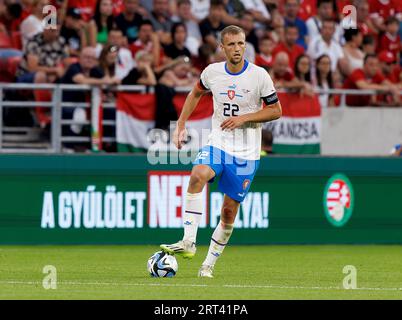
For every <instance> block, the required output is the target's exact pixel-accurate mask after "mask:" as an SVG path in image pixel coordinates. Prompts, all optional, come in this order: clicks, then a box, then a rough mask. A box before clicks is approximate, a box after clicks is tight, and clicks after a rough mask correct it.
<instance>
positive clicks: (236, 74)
mask: <svg viewBox="0 0 402 320" xmlns="http://www.w3.org/2000/svg"><path fill="white" fill-rule="evenodd" d="M247 67H248V61H247V60H244V65H243V68H242V69H241V70H240V71H239V72H237V73H233V72H230V71H229V69H228V63H227V62H225V71H226V72H227V73H228V74H230V75H231V76H238V75H240V74H242V73H243V72H244V71H246V69H247Z"/></svg>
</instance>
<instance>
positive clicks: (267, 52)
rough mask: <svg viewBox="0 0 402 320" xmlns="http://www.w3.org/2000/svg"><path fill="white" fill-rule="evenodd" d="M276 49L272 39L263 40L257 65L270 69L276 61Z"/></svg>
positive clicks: (256, 57)
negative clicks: (274, 50) (274, 55)
mask: <svg viewBox="0 0 402 320" xmlns="http://www.w3.org/2000/svg"><path fill="white" fill-rule="evenodd" d="M274 47H275V43H274V41H273V40H272V39H271V38H269V37H265V38H262V39H261V40H260V43H259V49H260V53H259V54H257V55H256V56H255V64H256V65H257V66H260V67H263V68H265V69H270V68H271V67H272V64H273V60H274V59H273V57H272V51H273V49H274Z"/></svg>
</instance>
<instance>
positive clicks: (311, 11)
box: [298, 0, 317, 21]
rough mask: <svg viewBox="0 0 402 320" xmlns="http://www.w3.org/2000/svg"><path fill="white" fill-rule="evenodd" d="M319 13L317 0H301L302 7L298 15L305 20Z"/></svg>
mask: <svg viewBox="0 0 402 320" xmlns="http://www.w3.org/2000/svg"><path fill="white" fill-rule="evenodd" d="M316 14H317V0H302V1H300V9H299V13H298V17H299V18H300V19H302V20H303V21H307V19H308V18H310V17H312V16H315V15H316Z"/></svg>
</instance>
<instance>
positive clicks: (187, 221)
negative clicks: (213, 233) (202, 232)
mask: <svg viewBox="0 0 402 320" xmlns="http://www.w3.org/2000/svg"><path fill="white" fill-rule="evenodd" d="M202 207H203V203H202V192H200V193H188V192H187V195H186V210H185V211H184V214H183V227H184V237H183V240H188V241H191V242H194V243H195V241H196V238H197V230H198V225H199V224H200V221H201V217H202Z"/></svg>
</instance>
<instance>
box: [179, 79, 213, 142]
mask: <svg viewBox="0 0 402 320" xmlns="http://www.w3.org/2000/svg"><path fill="white" fill-rule="evenodd" d="M207 91H208V89H207V88H206V87H205V86H204V85H203V83H202V80H200V81H199V82H197V83H196V84H195V85H194V87H193V89H192V90H191V92H190V93H189V94H188V95H187V98H186V101H185V102H184V106H183V110H182V111H181V114H180V117H179V119H178V120H177V125H176V129H175V130H174V132H173V143H174V144H175V146H176V147H177V149H181V148H182V146H183V141H184V140H185V139H186V135H187V133H186V121H187V120H188V118H189V117H190V116H191V114H192V113H193V111H194V109H195V107H196V106H197V104H198V102H199V101H200V99H201V97H202V95H203V94H204V93H206V92H207Z"/></svg>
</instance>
